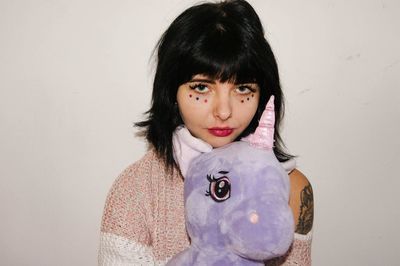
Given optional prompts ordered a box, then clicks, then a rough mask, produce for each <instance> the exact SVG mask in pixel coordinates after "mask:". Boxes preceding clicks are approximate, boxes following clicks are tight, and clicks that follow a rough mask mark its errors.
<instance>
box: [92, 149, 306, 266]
mask: <svg viewBox="0 0 400 266" xmlns="http://www.w3.org/2000/svg"><path fill="white" fill-rule="evenodd" d="M183 203H184V200H183V178H182V176H181V175H180V173H179V171H178V170H176V169H175V170H174V172H173V173H172V174H168V173H167V172H166V170H165V168H164V163H163V161H162V160H161V159H160V158H158V157H157V155H156V153H155V152H154V151H153V150H150V151H149V152H148V153H147V154H146V155H145V156H144V157H143V158H142V159H141V160H139V161H137V162H136V163H134V164H132V165H130V166H129V167H127V168H126V169H125V170H124V171H123V172H122V173H121V174H120V175H119V177H118V178H117V179H116V180H115V182H114V184H113V186H112V188H111V190H110V192H109V194H108V197H107V200H106V204H105V209H104V214H103V219H102V224H101V237H100V249H99V265H115V266H116V265H164V264H165V263H166V262H167V261H168V260H169V259H170V258H171V257H172V256H173V255H175V254H176V253H178V252H180V251H182V250H183V249H185V248H186V247H187V246H188V245H189V239H188V236H187V233H186V230H185V221H184V206H183ZM311 237H312V235H311V232H310V233H309V234H308V235H299V234H295V236H294V239H295V240H294V242H293V244H292V246H291V248H290V249H289V251H288V252H287V254H286V255H285V256H283V257H280V258H277V259H275V260H273V261H268V262H266V265H311V239H312V238H311Z"/></svg>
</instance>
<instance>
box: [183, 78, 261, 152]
mask: <svg viewBox="0 0 400 266" xmlns="http://www.w3.org/2000/svg"><path fill="white" fill-rule="evenodd" d="M259 99H260V89H259V87H258V85H257V84H256V83H244V84H234V83H231V82H224V83H221V82H219V80H212V79H210V78H209V77H207V76H205V75H200V74H198V75H195V76H194V77H193V78H192V80H190V81H189V82H187V83H184V84H182V85H181V86H179V88H178V92H177V102H178V106H179V111H180V114H181V117H182V119H183V122H184V123H185V126H186V127H187V129H188V130H189V131H190V132H191V133H192V135H193V136H195V137H197V138H200V139H202V140H203V141H205V142H207V143H209V144H210V145H211V146H213V147H214V148H217V147H221V146H223V145H225V144H228V143H230V142H232V141H234V140H235V139H236V138H237V137H238V136H239V135H240V134H241V133H242V132H243V131H244V130H245V129H246V128H247V126H248V125H249V124H250V122H251V120H252V119H253V116H254V115H255V113H256V111H257V107H258V102H259Z"/></svg>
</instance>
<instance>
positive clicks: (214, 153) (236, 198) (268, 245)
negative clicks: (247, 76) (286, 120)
mask: <svg viewBox="0 0 400 266" xmlns="http://www.w3.org/2000/svg"><path fill="white" fill-rule="evenodd" d="M274 123H275V116H274V104H273V96H272V97H271V99H270V100H269V101H268V104H267V106H266V109H265V111H264V113H263V115H262V117H261V119H260V122H259V126H258V128H257V129H256V131H255V132H254V133H253V134H251V135H249V136H248V137H247V138H245V139H242V140H241V141H236V142H233V143H230V144H228V145H225V146H223V147H220V148H216V149H212V150H211V151H209V152H205V153H202V154H200V155H198V156H197V157H195V158H193V159H192V160H191V161H190V164H189V165H188V168H187V169H183V172H184V173H185V174H184V176H185V183H184V200H185V219H186V229H187V232H188V234H189V236H190V239H191V244H190V246H189V247H188V248H187V249H185V250H184V251H182V252H181V253H178V254H177V255H175V256H174V257H173V258H172V259H171V260H170V261H169V262H168V264H167V265H168V266H171V265H174V266H175V265H177V266H180V265H218V266H224V265H264V263H263V261H265V260H268V259H271V258H274V257H277V256H281V255H284V254H285V252H286V251H287V250H288V248H289V247H290V245H291V243H292V241H293V236H294V222H293V217H292V212H291V209H290V207H289V204H288V202H289V178H288V175H287V173H286V172H285V170H284V169H283V168H282V166H281V164H280V163H279V161H278V160H277V158H276V157H275V154H274V152H273V150H272V147H273V135H274ZM181 168H182V167H181ZM181 170H182V169H181Z"/></svg>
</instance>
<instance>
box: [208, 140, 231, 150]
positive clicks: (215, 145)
mask: <svg viewBox="0 0 400 266" xmlns="http://www.w3.org/2000/svg"><path fill="white" fill-rule="evenodd" d="M233 141H234V139H231V138H220V139H216V140H215V139H213V140H210V141H207V142H208V143H209V144H210V145H211V146H212V147H213V148H219V147H222V146H225V145H226V144H229V143H231V142H233Z"/></svg>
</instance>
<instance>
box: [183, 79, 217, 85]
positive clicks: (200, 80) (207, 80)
mask: <svg viewBox="0 0 400 266" xmlns="http://www.w3.org/2000/svg"><path fill="white" fill-rule="evenodd" d="M189 82H204V83H210V84H215V80H212V79H192V80H190V81H189Z"/></svg>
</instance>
